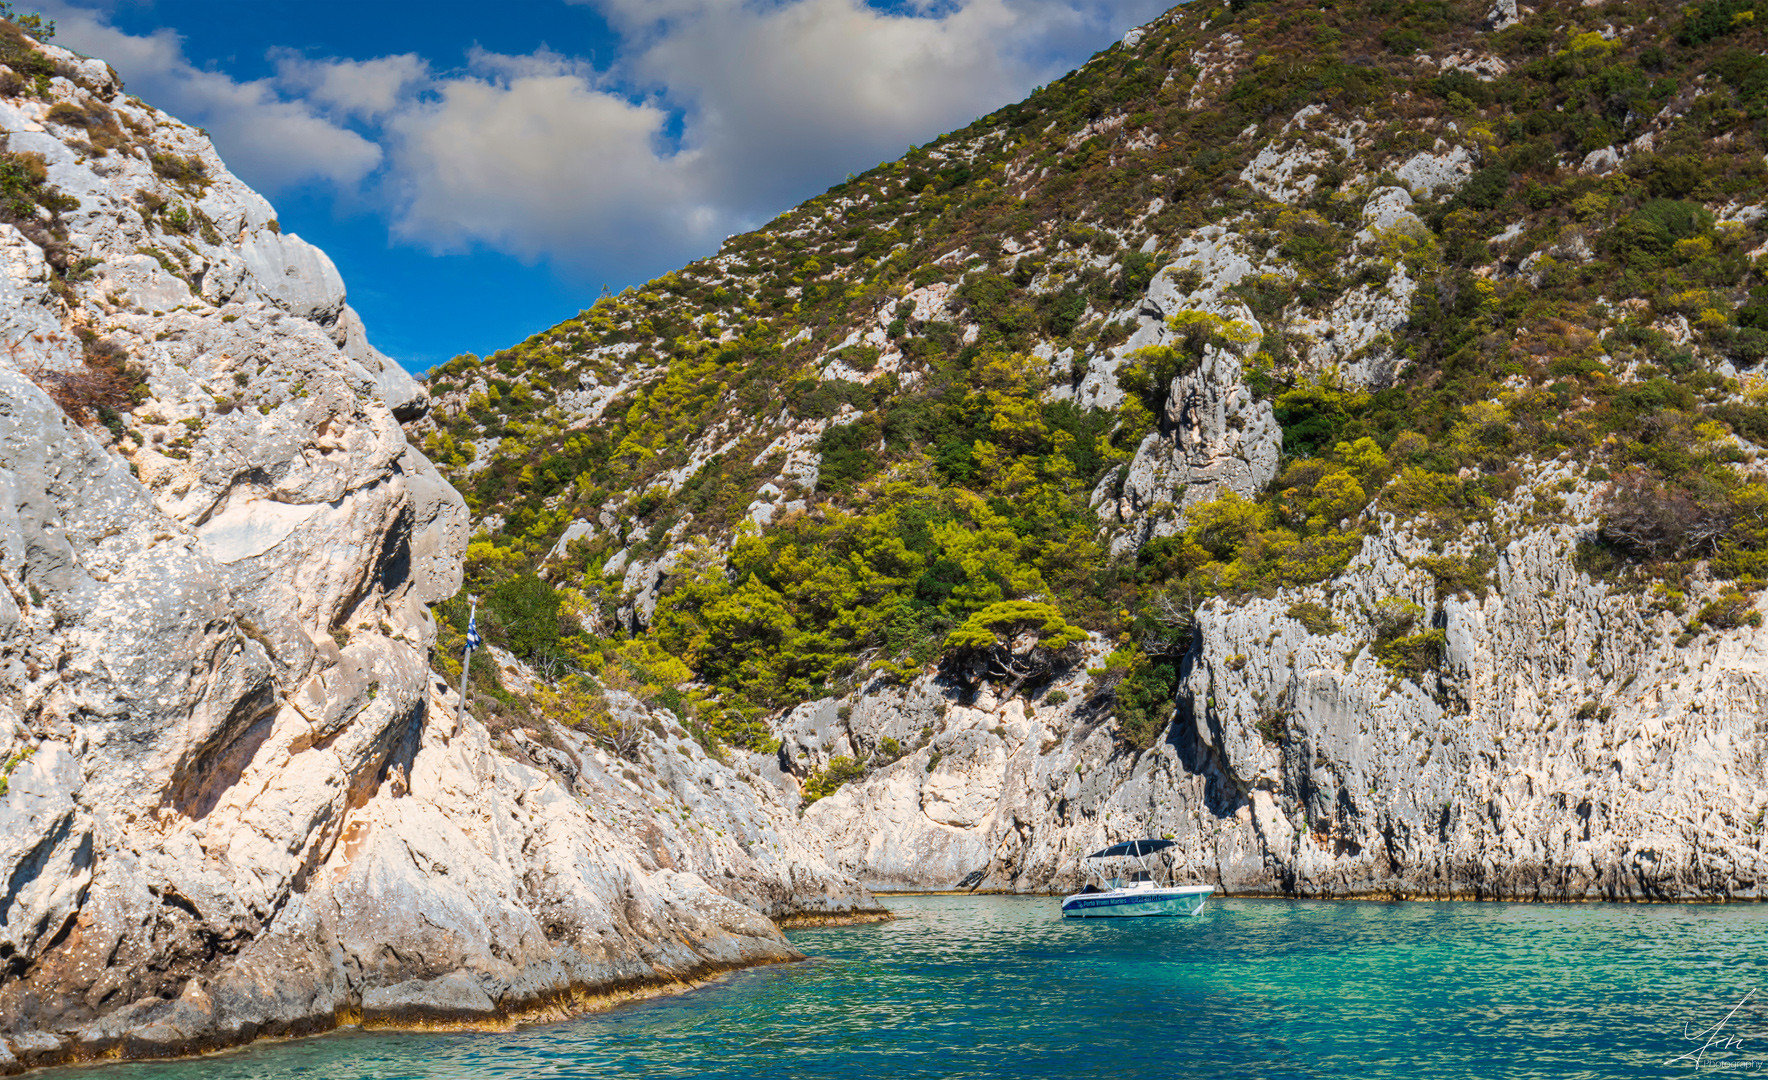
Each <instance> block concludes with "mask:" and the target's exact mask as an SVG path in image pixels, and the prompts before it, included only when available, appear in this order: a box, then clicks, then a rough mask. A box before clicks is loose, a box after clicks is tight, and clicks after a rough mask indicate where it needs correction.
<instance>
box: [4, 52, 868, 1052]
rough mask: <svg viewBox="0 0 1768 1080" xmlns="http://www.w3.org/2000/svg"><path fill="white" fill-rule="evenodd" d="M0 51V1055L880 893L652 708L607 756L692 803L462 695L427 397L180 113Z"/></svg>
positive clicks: (638, 983)
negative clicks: (517, 740)
mask: <svg viewBox="0 0 1768 1080" xmlns="http://www.w3.org/2000/svg"><path fill="white" fill-rule="evenodd" d="M0 65H3V66H0V128H3V129H4V130H5V131H6V132H7V133H8V134H7V136H6V141H5V145H4V146H3V147H0V257H3V266H4V272H3V273H0V291H3V292H4V297H5V303H4V304H3V305H0V308H3V310H0V320H3V321H4V323H5V333H6V338H5V341H6V349H5V351H4V353H0V493H3V498H0V583H3V587H0V958H3V959H4V965H3V966H0V1071H6V1072H11V1071H16V1070H17V1069H18V1068H20V1067H22V1066H23V1065H28V1064H44V1063H51V1062H56V1061H64V1060H70V1059H74V1060H79V1059H91V1058H99V1057H113V1056H138V1055H155V1054H167V1053H184V1052H189V1051H192V1050H197V1049H203V1048H207V1047H213V1046H220V1045H226V1044H230V1043H236V1042H241V1041H245V1040H248V1039H251V1038H253V1037H255V1036H259V1035H275V1034H288V1033H300V1032H306V1031H318V1030H324V1029H327V1028H330V1027H333V1026H335V1025H337V1024H339V1023H349V1022H359V1021H360V1022H370V1023H374V1022H382V1023H410V1022H424V1021H429V1020H449V1021H458V1020H464V1021H469V1022H470V1021H477V1022H484V1023H505V1022H508V1021H510V1020H511V1019H514V1018H517V1017H520V1016H524V1015H532V1014H536V1013H538V1014H541V1015H551V1014H556V1013H558V1012H560V1011H563V1010H568V1009H570V1008H573V1007H580V1006H582V1005H584V1004H587V1003H589V1002H591V1001H593V1000H595V999H596V998H597V997H598V996H600V995H606V994H610V993H617V992H623V991H626V990H631V989H635V988H642V987H646V986H651V985H669V984H678V983H681V982H682V981H685V980H693V979H696V978H700V977H703V976H705V975H707V974H710V973H713V972H716V971H719V970H722V969H725V968H729V967H732V966H737V965H742V964H750V963H757V962H765V961H771V960H780V959H788V958H792V957H795V956H797V953H796V952H795V950H793V949H792V947H791V946H790V945H789V944H788V943H787V942H786V941H785V939H784V938H783V937H782V936H781V934H780V932H779V930H778V929H777V928H776V926H775V925H774V924H773V923H772V922H771V921H770V920H769V919H768V918H767V917H765V916H764V914H763V913H762V912H763V910H765V912H766V914H768V915H776V916H779V917H781V918H784V917H787V916H790V915H794V914H803V913H812V914H842V913H849V912H851V911H853V910H854V909H858V908H873V907H875V905H874V904H873V903H872V901H871V899H870V897H869V896H867V895H866V894H865V893H864V892H863V890H859V889H857V888H855V887H854V886H853V885H852V882H851V880H850V879H846V878H843V877H840V876H838V875H836V874H834V873H832V872H830V871H829V870H828V869H827V868H826V867H825V866H823V865H822V863H821V860H820V859H819V858H818V857H817V856H816V855H814V854H813V853H810V852H808V851H806V850H804V849H803V848H802V847H797V846H794V845H793V844H792V843H791V842H790V841H786V840H782V839H780V838H779V837H778V836H777V835H776V832H777V830H775V829H774V828H773V824H772V822H773V820H774V818H776V817H777V818H781V819H784V818H786V817H789V816H790V813H791V812H790V811H789V810H787V809H785V808H784V806H783V804H781V800H780V798H779V796H777V795H776V794H774V793H775V792H777V790H778V789H777V788H775V787H773V786H771V785H768V784H767V783H765V782H764V781H763V780H760V779H754V778H752V780H753V782H752V783H744V782H743V780H742V779H741V776H740V774H739V773H738V772H737V771H736V770H734V769H733V768H732V767H730V766H729V765H728V764H726V763H724V762H722V761H715V760H711V759H708V758H707V757H706V756H705V755H704V754H699V755H698V756H695V755H694V754H693V753H691V752H689V751H688V750H686V749H684V748H682V747H681V746H680V745H679V739H675V738H674V737H672V736H671V734H670V732H669V729H668V727H667V725H666V724H665V722H664V721H663V720H662V719H661V718H658V719H652V718H650V717H649V716H648V714H641V716H640V719H639V720H637V721H635V723H637V724H639V725H644V724H649V725H650V726H651V727H653V728H655V732H654V733H652V732H650V731H646V732H645V733H644V734H643V737H642V738H641V739H639V740H638V741H637V743H636V746H635V747H629V749H628V753H629V754H630V755H631V756H632V757H633V758H634V759H635V760H637V761H644V760H646V755H650V756H651V757H653V758H655V757H660V756H661V755H663V754H665V753H667V754H669V755H670V756H671V757H672V758H680V759H682V760H681V764H679V765H677V766H675V768H674V771H673V772H672V773H669V774H668V775H670V776H671V777H672V779H673V780H674V781H676V782H677V786H678V787H682V788H683V789H684V792H685V789H686V787H687V785H688V784H689V783H690V782H691V783H692V785H693V788H694V790H693V791H691V792H685V793H684V794H670V793H667V792H666V791H660V790H656V787H657V785H656V784H652V783H640V782H639V781H638V780H637V779H634V778H630V777H627V776H622V775H619V770H618V769H614V768H612V767H609V768H604V767H603V766H602V765H601V764H598V761H597V754H598V753H599V752H594V751H592V750H591V749H590V748H588V747H584V746H580V745H579V746H576V747H575V749H574V748H573V745H572V744H570V743H561V745H562V749H559V750H555V751H553V753H554V754H555V755H556V760H555V762H554V764H553V765H552V766H551V767H550V768H543V767H541V766H539V765H537V764H535V763H534V761H533V759H532V757H530V756H527V755H522V756H523V760H517V759H516V758H515V757H512V756H510V754H509V753H506V752H505V751H504V750H502V749H500V748H499V747H498V746H496V745H494V743H493V741H492V738H491V736H490V735H489V733H488V732H487V731H486V729H485V728H484V727H483V726H481V725H480V724H479V723H478V722H477V721H475V720H474V719H473V718H472V717H471V716H465V717H459V718H457V712H458V709H459V701H458V699H457V698H456V697H454V696H453V695H452V694H451V693H450V692H449V690H448V687H447V686H446V685H444V684H443V683H442V682H441V681H440V680H438V678H437V676H436V675H435V674H434V673H433V672H432V671H430V669H429V668H430V662H431V659H432V647H433V645H434V642H435V637H436V624H435V620H434V619H433V617H432V616H431V614H430V610H429V605H432V604H435V603H437V602H439V601H443V600H445V599H447V598H449V597H450V596H452V595H454V594H455V593H456V592H457V591H458V589H459V586H460V560H461V555H462V552H463V549H464V547H465V544H466V539H467V536H466V526H467V517H466V512H465V507H464V506H463V504H462V501H461V498H460V496H459V495H458V494H457V493H456V492H455V491H454V489H453V488H452V487H450V486H449V485H448V483H447V482H446V481H444V480H443V479H442V478H441V477H440V476H439V475H438V474H437V473H436V471H435V470H434V468H432V467H431V465H430V464H429V462H428V461H427V460H426V459H425V458H424V456H423V455H422V454H421V453H419V452H418V451H417V450H416V449H414V448H413V447H412V446H410V445H408V443H407V442H406V440H405V437H404V434H403V432H402V431H401V430H400V427H399V419H400V418H405V419H408V420H410V419H416V418H417V417H419V416H421V415H422V414H423V412H424V411H425V409H426V408H427V405H428V399H427V396H426V394H425V393H424V391H423V389H422V388H421V387H419V386H418V385H417V384H416V383H415V382H414V381H413V380H412V379H411V378H410V377H409V376H407V375H406V374H405V373H404V372H403V371H401V370H400V369H399V368H398V367H397V366H396V365H394V364H393V363H391V362H390V361H388V360H387V359H386V358H385V357H383V356H382V355H381V354H379V353H378V352H376V351H375V350H374V349H373V348H372V347H371V346H370V345H369V344H368V342H367V340H366V337H365V335H364V331H363V328H362V325H361V322H360V320H358V319H357V318H356V316H355V314H354V313H353V312H352V311H351V309H350V308H349V306H348V305H347V303H346V301H345V291H344V286H343V282H342V281H341V280H340V279H339V276H338V273H337V271H336V270H335V269H334V267H333V266H332V264H331V262H330V260H329V259H327V258H326V256H325V255H324V254H323V253H322V252H320V251H318V250H316V249H314V248H313V247H311V246H309V245H307V244H305V243H304V242H302V241H301V240H300V239H299V238H298V237H295V236H293V235H289V234H286V233H283V232H282V231H281V229H280V228H279V225H278V223H277V221H276V219H275V215H274V213H273V211H272V209H271V207H270V205H269V204H268V203H267V202H265V200H264V199H262V198H261V197H259V196H258V195H257V194H256V193H254V192H252V191H251V190H249V189H248V188H246V187H245V186H244V185H242V184H241V183H240V182H239V181H238V180H236V179H235V178H234V177H233V176H231V175H230V174H229V173H228V172H227V170H226V168H225V167H224V166H223V165H222V163H221V162H220V160H219V159H218V158H217V157H216V156H215V153H214V150H213V148H212V147H211V146H210V145H209V143H208V141H207V139H206V138H204V137H203V136H202V134H201V133H200V132H197V131H195V130H194V129H191V128H189V127H186V126H184V125H182V124H180V123H178V122H177V121H175V120H173V119H172V118H170V117H168V116H165V115H164V114H161V113H158V112H156V111H155V110H153V109H152V108H151V107H149V106H147V105H145V104H143V103H142V102H140V101H138V100H135V99H133V98H129V97H125V96H123V95H122V94H121V93H120V90H121V88H120V86H119V84H118V83H117V81H116V77H115V75H114V73H112V72H111V71H109V70H108V69H107V67H106V66H105V64H103V63H102V62H101V61H97V60H86V59H83V58H80V57H77V56H74V55H72V54H70V53H68V52H66V51H63V50H60V49H56V48H53V47H40V46H38V45H37V44H36V43H34V42H32V41H31V40H29V39H27V38H25V37H24V36H22V35H21V34H19V33H18V32H17V31H16V29H15V28H13V27H12V26H11V25H10V24H7V23H3V22H0ZM629 711H630V710H629ZM554 741H555V742H558V741H560V740H554ZM567 765H568V766H571V775H569V776H565V775H564V774H565V770H564V768H563V766H567ZM628 771H630V769H629V770H628ZM684 802H691V803H692V804H693V805H695V806H696V807H698V808H699V809H700V810H701V812H702V813H703V815H704V816H705V817H706V818H707V819H708V820H712V819H714V818H717V817H718V815H720V814H722V815H724V816H726V817H731V816H735V817H740V818H741V819H742V820H743V822H744V829H743V831H741V832H737V833H735V834H734V835H733V837H732V839H730V840H728V841H726V840H724V839H723V838H722V836H721V837H720V839H719V840H718V841H717V842H712V841H708V840H702V839H701V838H699V837H698V836H694V835H684V834H685V833H686V830H685V828H669V829H661V830H660V829H659V827H658V824H657V821H656V816H657V815H658V814H659V813H660V812H661V811H662V808H663V807H664V806H665V805H670V806H676V805H683V804H684ZM770 815H773V816H772V817H770ZM739 842H740V843H742V844H749V843H751V842H753V845H754V847H755V848H756V850H755V851H754V853H750V852H749V851H748V850H747V849H746V848H744V849H743V850H733V849H736V848H737V847H738V846H739ZM696 871H701V872H707V873H708V875H709V876H710V874H711V873H713V872H717V873H718V874H719V875H720V876H719V877H718V878H717V879H716V880H717V884H718V888H717V889H714V888H713V887H712V886H711V885H709V884H708V883H707V881H706V880H705V879H704V878H702V877H701V876H699V873H697V872H696ZM736 872H741V873H742V875H743V877H741V878H737V877H735V876H734V874H735V873H736ZM730 897H736V898H737V899H735V900H733V899H731V898H730ZM739 901H741V902H739ZM744 903H747V904H748V905H749V906H744Z"/></svg>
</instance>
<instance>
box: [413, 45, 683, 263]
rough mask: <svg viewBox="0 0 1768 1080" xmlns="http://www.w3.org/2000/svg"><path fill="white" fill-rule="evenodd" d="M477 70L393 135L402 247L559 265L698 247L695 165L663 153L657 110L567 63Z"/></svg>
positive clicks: (441, 86)
mask: <svg viewBox="0 0 1768 1080" xmlns="http://www.w3.org/2000/svg"><path fill="white" fill-rule="evenodd" d="M474 67H475V73H474V74H469V75H465V76H460V77H456V78H451V79H446V80H442V81H439V82H437V83H436V84H434V86H433V88H432V89H433V94H432V95H431V96H430V97H429V98H427V99H426V100H424V101H421V102H418V103H415V104H413V105H412V106H411V107H409V108H408V109H406V110H405V111H403V112H401V113H399V114H398V115H396V116H395V117H394V118H393V119H392V120H390V121H389V123H388V126H387V131H388V137H389V142H390V144H391V146H392V163H391V165H392V167H391V183H392V185H393V191H394V195H395V198H396V206H397V210H396V214H397V216H396V218H395V221H394V230H395V232H396V233H397V234H398V235H399V236H401V237H403V238H405V239H407V240H412V241H416V242H419V243H424V244H428V245H429V246H432V247H436V248H439V249H449V248H458V247H462V246H466V245H470V244H471V243H474V242H479V243H484V244H487V245H489V246H491V247H493V248H497V249H499V250H503V251H507V252H511V253H514V254H517V255H521V256H524V257H529V258H535V257H543V256H546V257H552V258H555V259H559V260H562V261H564V262H567V263H572V262H583V261H586V259H585V256H586V255H587V254H589V252H590V250H591V249H597V250H596V254H597V255H598V256H601V257H603V258H605V257H606V256H607V255H610V254H615V255H639V254H642V253H643V251H644V249H645V248H646V247H647V246H649V247H652V248H655V247H667V248H676V247H679V246H681V245H682V244H684V243H688V244H691V243H693V242H694V241H695V240H698V239H701V237H700V236H699V235H697V230H696V228H695V226H694V225H693V221H694V220H695V219H696V217H697V216H703V215H701V214H700V208H699V207H697V206H695V205H694V203H695V199H696V193H695V192H694V191H693V190H692V186H691V184H689V183H688V182H687V173H688V170H689V169H690V168H691V167H692V159H693V157H694V155H693V154H691V153H686V154H684V153H679V152H668V151H666V150H664V149H663V147H662V143H661V136H662V132H663V129H664V126H665V125H666V124H667V122H668V119H669V117H668V114H667V113H665V112H664V111H663V110H662V109H659V108H657V107H655V106H652V105H644V104H634V103H633V102H632V101H630V100H628V99H627V98H625V97H624V96H622V95H619V94H614V93H608V92H605V91H603V90H600V89H598V88H596V87H595V86H594V85H592V84H591V82H590V80H589V79H588V78H587V77H586V76H585V75H583V74H581V73H579V72H576V71H572V70H570V69H569V65H566V64H554V65H551V66H550V67H549V66H547V65H543V64H536V63H534V62H532V58H512V57H501V56H494V55H490V54H484V55H480V56H477V57H475V65H474ZM510 72H513V73H514V74H506V73H510Z"/></svg>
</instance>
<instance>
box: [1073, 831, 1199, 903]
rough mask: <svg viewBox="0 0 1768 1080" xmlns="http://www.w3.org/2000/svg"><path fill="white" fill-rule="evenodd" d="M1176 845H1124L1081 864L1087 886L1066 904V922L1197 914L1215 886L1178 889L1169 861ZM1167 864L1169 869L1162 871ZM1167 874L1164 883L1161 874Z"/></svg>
mask: <svg viewBox="0 0 1768 1080" xmlns="http://www.w3.org/2000/svg"><path fill="white" fill-rule="evenodd" d="M1173 846H1174V845H1173V842H1172V841H1171V840H1154V839H1148V840H1125V841H1124V842H1123V843H1121V844H1113V845H1111V846H1110V847H1108V848H1106V849H1105V850H1103V851H1095V852H1093V853H1092V854H1091V855H1088V856H1087V857H1086V858H1084V859H1082V860H1081V870H1082V873H1083V875H1084V876H1085V877H1087V879H1088V880H1087V883H1086V887H1085V888H1083V889H1082V890H1081V891H1080V892H1077V893H1075V894H1074V895H1073V896H1070V897H1067V898H1065V899H1064V900H1063V901H1062V917H1063V918H1065V919H1123V918H1135V917H1146V916H1161V915H1165V916H1173V915H1196V914H1197V913H1198V912H1200V911H1202V910H1203V902H1204V901H1205V900H1207V899H1209V894H1210V893H1213V892H1215V886H1214V885H1177V884H1174V883H1173V873H1172V867H1171V865H1170V864H1168V863H1166V859H1165V858H1164V857H1163V858H1160V859H1155V858H1153V856H1154V855H1156V854H1157V853H1159V852H1163V851H1166V850H1168V849H1169V848H1171V847H1173ZM1163 864H1165V865H1164V866H1163ZM1162 869H1164V870H1165V879H1166V880H1165V883H1164V884H1162V882H1161V871H1162Z"/></svg>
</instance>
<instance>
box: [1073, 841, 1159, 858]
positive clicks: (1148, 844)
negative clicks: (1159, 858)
mask: <svg viewBox="0 0 1768 1080" xmlns="http://www.w3.org/2000/svg"><path fill="white" fill-rule="evenodd" d="M1173 844H1174V841H1172V840H1155V839H1152V838H1150V839H1147V840H1125V841H1123V842H1122V843H1120V844H1112V845H1111V846H1110V847H1108V848H1106V849H1105V850H1103V851H1095V852H1093V853H1092V854H1091V855H1088V856H1087V858H1089V859H1116V858H1123V857H1126V856H1128V857H1130V858H1140V857H1141V856H1143V855H1152V854H1153V853H1154V852H1156V851H1164V850H1165V849H1167V848H1169V847H1172V846H1173Z"/></svg>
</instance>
